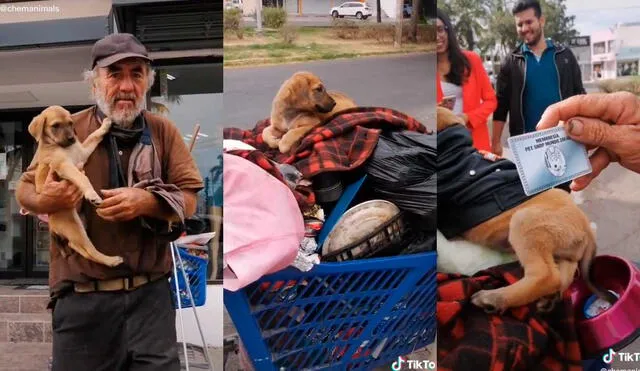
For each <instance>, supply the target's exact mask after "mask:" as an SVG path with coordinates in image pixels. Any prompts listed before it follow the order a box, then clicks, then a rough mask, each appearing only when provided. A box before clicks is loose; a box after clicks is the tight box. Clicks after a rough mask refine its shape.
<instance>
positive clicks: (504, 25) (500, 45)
mask: <svg viewBox="0 0 640 371" xmlns="http://www.w3.org/2000/svg"><path fill="white" fill-rule="evenodd" d="M514 3H515V2H514V1H504V0H493V1H491V2H490V8H491V10H490V12H489V14H490V17H489V20H488V30H487V32H486V33H485V37H484V38H483V39H482V40H481V42H480V50H481V51H482V52H484V53H486V52H489V51H490V50H491V49H495V51H496V54H499V55H505V54H506V53H508V52H509V51H510V50H513V49H514V48H515V47H516V46H517V45H518V44H519V43H520V39H519V37H518V34H517V32H516V25H515V20H514V17H513V14H512V13H511V9H512V7H513V5H514ZM565 3H566V0H546V1H545V0H541V5H542V15H544V17H545V19H546V23H545V27H544V35H545V37H547V38H551V39H552V40H554V41H558V42H561V43H564V44H567V43H568V42H569V39H570V38H572V37H574V36H577V35H578V32H577V31H576V30H575V28H574V23H575V16H573V15H572V16H568V15H567V14H566V10H567V6H566V4H565Z"/></svg>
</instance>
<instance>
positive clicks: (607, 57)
mask: <svg viewBox="0 0 640 371" xmlns="http://www.w3.org/2000/svg"><path fill="white" fill-rule="evenodd" d="M639 33H640V22H634V23H621V24H618V25H616V26H615V27H613V28H611V29H607V30H602V31H598V32H594V33H593V34H592V35H591V45H592V49H591V52H592V56H591V65H592V68H591V71H592V79H593V80H599V79H613V78H616V77H619V76H632V75H638V63H639V62H640V39H638V37H637V35H638V34H639Z"/></svg>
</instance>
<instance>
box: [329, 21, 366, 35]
mask: <svg viewBox="0 0 640 371" xmlns="http://www.w3.org/2000/svg"><path fill="white" fill-rule="evenodd" d="M332 27H333V30H334V32H335V35H336V37H338V38H340V39H345V40H355V39H357V38H358V34H359V31H360V28H359V27H358V25H357V24H356V22H354V21H351V20H343V19H334V20H333V21H332Z"/></svg>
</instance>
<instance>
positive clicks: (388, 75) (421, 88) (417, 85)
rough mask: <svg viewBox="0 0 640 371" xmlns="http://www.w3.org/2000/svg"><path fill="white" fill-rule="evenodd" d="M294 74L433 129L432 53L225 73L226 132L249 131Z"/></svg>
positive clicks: (433, 84)
mask: <svg viewBox="0 0 640 371" xmlns="http://www.w3.org/2000/svg"><path fill="white" fill-rule="evenodd" d="M298 71H310V72H313V73H315V74H316V75H318V76H319V77H320V78H321V79H322V80H323V81H324V83H325V85H326V86H327V89H329V90H339V91H342V92H344V93H346V94H347V95H349V96H350V97H352V98H353V99H354V100H355V101H356V102H357V103H358V104H359V105H360V106H381V107H387V108H393V109H395V110H398V111H401V112H403V113H405V114H408V115H410V116H413V117H415V118H416V119H418V120H419V121H420V122H422V123H423V124H424V125H425V126H427V127H429V128H432V129H435V122H434V120H433V119H434V115H435V88H434V86H435V54H430V53H417V54H409V55H399V56H398V55H396V56H384V57H365V58H357V59H340V60H332V61H321V62H305V63H293V64H286V65H277V66H264V67H251V68H225V70H224V120H223V125H224V126H225V127H230V126H233V127H238V128H243V129H249V128H252V127H253V126H254V125H255V124H256V122H257V121H259V120H262V119H265V118H267V117H269V113H270V111H271V102H272V101H273V97H274V96H275V94H276V93H277V92H278V89H279V88H280V85H281V84H282V83H283V82H284V81H285V80H286V79H287V78H289V77H290V76H291V75H293V74H294V73H295V72H298Z"/></svg>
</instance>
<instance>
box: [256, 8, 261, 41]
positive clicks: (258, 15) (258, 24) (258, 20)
mask: <svg viewBox="0 0 640 371" xmlns="http://www.w3.org/2000/svg"><path fill="white" fill-rule="evenodd" d="M256 33H257V34H258V35H262V0H258V6H257V7H256Z"/></svg>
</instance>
